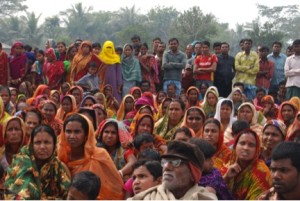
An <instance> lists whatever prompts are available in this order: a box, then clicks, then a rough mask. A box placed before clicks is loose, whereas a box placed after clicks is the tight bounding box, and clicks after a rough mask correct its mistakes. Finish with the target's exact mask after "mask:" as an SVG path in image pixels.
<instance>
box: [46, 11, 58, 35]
mask: <svg viewBox="0 0 300 201" xmlns="http://www.w3.org/2000/svg"><path fill="white" fill-rule="evenodd" d="M43 30H44V33H45V37H46V38H55V39H56V38H58V36H59V35H60V34H61V27H60V21H59V18H58V16H57V15H55V16H53V17H47V18H46V19H45V22H44V24H43Z"/></svg>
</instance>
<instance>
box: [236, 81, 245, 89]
mask: <svg viewBox="0 0 300 201" xmlns="http://www.w3.org/2000/svg"><path fill="white" fill-rule="evenodd" d="M238 86H241V87H243V88H245V85H244V84H243V83H242V82H235V83H234V84H233V87H238Z"/></svg>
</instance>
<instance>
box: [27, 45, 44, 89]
mask: <svg viewBox="0 0 300 201" xmlns="http://www.w3.org/2000/svg"><path fill="white" fill-rule="evenodd" d="M45 61H46V59H45V52H44V51H43V50H39V51H38V52H37V53H36V61H35V62H34V63H33V65H32V67H31V73H30V74H31V83H32V88H34V89H36V87H37V86H38V85H40V84H42V82H43V66H44V63H45Z"/></svg>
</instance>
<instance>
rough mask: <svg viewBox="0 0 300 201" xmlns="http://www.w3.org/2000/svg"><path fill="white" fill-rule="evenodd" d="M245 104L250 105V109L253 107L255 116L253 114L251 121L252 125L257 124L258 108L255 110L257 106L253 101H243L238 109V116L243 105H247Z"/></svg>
mask: <svg viewBox="0 0 300 201" xmlns="http://www.w3.org/2000/svg"><path fill="white" fill-rule="evenodd" d="M245 106H248V107H250V109H251V111H252V113H253V116H252V120H251V122H250V125H253V124H256V123H257V112H256V110H255V106H254V105H253V104H252V103H250V102H245V103H242V104H241V105H240V107H239V109H238V116H239V112H240V110H241V109H242V108H243V107H245Z"/></svg>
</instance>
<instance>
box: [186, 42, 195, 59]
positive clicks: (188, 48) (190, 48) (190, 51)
mask: <svg viewBox="0 0 300 201" xmlns="http://www.w3.org/2000/svg"><path fill="white" fill-rule="evenodd" d="M185 54H186V56H187V57H188V58H190V57H192V54H193V46H192V45H188V46H186V48H185Z"/></svg>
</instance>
